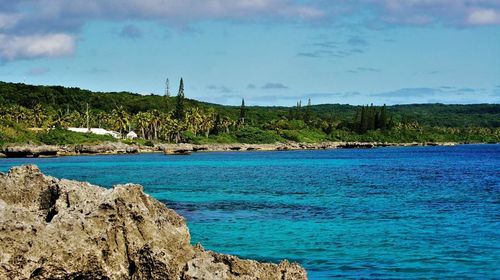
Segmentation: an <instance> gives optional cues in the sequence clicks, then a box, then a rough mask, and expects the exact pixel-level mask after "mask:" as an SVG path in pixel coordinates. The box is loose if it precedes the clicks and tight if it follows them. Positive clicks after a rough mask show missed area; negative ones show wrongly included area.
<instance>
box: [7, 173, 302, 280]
mask: <svg viewBox="0 0 500 280" xmlns="http://www.w3.org/2000/svg"><path fill="white" fill-rule="evenodd" d="M0 248H1V250H0V279H186V280H187V279H306V278H307V277H306V272H305V270H304V269H303V268H301V267H300V266H299V265H297V264H290V263H289V262H287V261H283V262H281V263H280V264H270V263H259V262H256V261H252V260H241V259H239V258H237V257H234V256H230V255H222V254H218V253H214V252H211V251H206V250H204V249H203V248H202V247H201V246H192V245H190V235H189V231H188V228H187V226H186V224H185V222H184V220H183V218H182V217H181V216H179V215H178V214H177V213H175V212H174V211H173V210H170V209H168V208H167V207H166V206H165V205H164V204H162V203H160V202H158V201H157V200H155V199H153V198H151V197H149V196H148V195H146V194H144V192H143V190H142V187H141V186H139V185H120V186H115V187H114V188H113V189H104V188H101V187H97V186H93V185H90V184H88V183H81V182H76V181H69V180H59V179H56V178H53V177H48V176H44V175H43V174H42V173H41V172H40V170H39V169H38V168H37V167H35V166H24V167H15V168H12V169H11V170H10V171H9V173H7V174H3V173H0Z"/></svg>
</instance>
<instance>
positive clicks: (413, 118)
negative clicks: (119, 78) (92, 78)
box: [0, 82, 500, 128]
mask: <svg viewBox="0 0 500 280" xmlns="http://www.w3.org/2000/svg"><path fill="white" fill-rule="evenodd" d="M186 95H187V99H186V105H187V107H189V106H195V107H201V108H203V109H210V108H212V109H213V110H214V111H215V112H217V113H220V114H221V115H225V116H227V117H230V118H238V114H239V110H240V108H239V106H224V105H218V104H210V103H205V102H200V101H196V100H191V99H189V98H188V97H189V93H187V94H186ZM313 102H314V100H313ZM369 102H371V101H370V100H367V103H369ZM0 104H3V105H4V106H6V105H20V106H23V107H26V108H33V107H34V106H36V105H37V104H39V105H41V106H43V107H50V108H51V109H53V110H56V111H57V110H71V111H74V110H75V111H80V112H83V111H84V110H85V109H86V105H87V104H88V105H89V107H90V108H91V110H93V111H96V110H97V111H104V112H111V111H112V110H113V109H116V108H117V107H123V109H125V110H126V111H127V112H129V113H130V114H136V113H138V112H142V111H151V110H159V111H170V110H172V109H173V106H174V105H175V97H170V98H169V99H167V98H165V97H164V96H158V95H140V94H135V93H130V92H92V91H89V90H84V89H80V88H67V87H62V86H34V85H26V84H20V83H6V82H0ZM251 105H252V104H247V107H246V109H247V118H248V119H251V120H252V121H253V123H255V124H265V123H268V122H269V121H272V120H277V119H283V118H287V117H288V116H289V115H290V112H291V111H293V110H294V108H293V107H292V108H291V107H266V106H251ZM304 107H305V106H304ZM360 108H361V107H360V106H352V105H340V104H322V105H312V106H311V107H310V111H311V114H312V115H313V116H314V117H317V118H320V119H335V120H338V121H350V120H352V119H353V118H354V116H355V115H356V112H357V111H359V110H360ZM387 110H388V112H389V113H390V114H391V117H392V118H393V120H394V121H396V122H402V121H404V122H418V123H419V124H420V125H422V126H440V127H489V128H497V127H500V104H474V105H443V104H412V105H394V106H388V107H387Z"/></svg>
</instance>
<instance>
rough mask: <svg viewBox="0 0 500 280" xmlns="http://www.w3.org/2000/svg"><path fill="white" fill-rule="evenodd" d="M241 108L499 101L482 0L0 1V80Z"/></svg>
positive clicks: (492, 36)
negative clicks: (180, 96)
mask: <svg viewBox="0 0 500 280" xmlns="http://www.w3.org/2000/svg"><path fill="white" fill-rule="evenodd" d="M180 77H183V78H184V80H185V84H186V95H187V97H189V98H195V99H199V100H204V101H209V102H215V103H223V104H239V103H240V102H241V98H243V97H244V98H245V100H246V102H247V104H249V105H293V104H295V103H296V102H297V101H299V100H302V101H303V102H306V101H307V99H308V98H311V100H312V103H313V104H320V103H342V104H344V103H349V104H368V103H374V104H383V103H387V104H404V103H429V102H432V103H434V102H442V103H499V102H500V1H496V0H476V1H473V0H408V1H399V0H380V1H376V0H351V1H346V0H317V1H306V0H302V1H298V0H297V1H294V0H120V1H118V0H103V1H97V0H71V1H70V0H25V1H7V0H0V80H3V81H12V82H26V83H30V84H44V85H64V86H76V87H81V88H86V89H91V90H96V91H132V92H138V93H144V94H149V93H154V94H163V92H164V83H165V79H166V78H169V79H170V83H171V88H172V92H173V93H174V94H175V93H176V88H177V86H178V80H179V79H180Z"/></svg>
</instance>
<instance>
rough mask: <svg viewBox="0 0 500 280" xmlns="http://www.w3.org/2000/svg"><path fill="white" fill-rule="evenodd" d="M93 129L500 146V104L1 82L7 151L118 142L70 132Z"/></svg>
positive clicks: (209, 137)
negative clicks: (272, 102)
mask: <svg viewBox="0 0 500 280" xmlns="http://www.w3.org/2000/svg"><path fill="white" fill-rule="evenodd" d="M87 126H89V127H102V128H105V129H109V130H114V131H118V132H120V133H121V134H122V135H125V134H126V133H127V132H129V131H130V130H134V131H135V132H136V133H137V134H138V135H139V136H140V138H141V139H140V140H137V141H139V142H141V143H146V142H145V141H147V143H148V144H151V143H153V142H191V143H232V142H244V143H273V142H276V141H298V142H321V141H380V142H413V141H417V142H438V141H456V142H499V139H500V105H498V104H479V105H443V104H415V105H396V106H387V107H386V106H382V107H376V106H371V105H370V106H351V105H340V104H323V105H311V102H310V101H309V102H308V104H307V105H306V106H301V104H300V102H299V103H297V106H294V107H259V106H246V104H245V103H244V101H242V104H241V106H222V105H217V104H210V103H204V102H199V101H196V100H190V99H187V98H185V94H184V82H183V81H181V84H180V87H179V91H178V94H177V96H175V97H165V96H158V95H139V94H133V93H127V92H114V93H100V92H91V91H87V90H82V89H79V88H65V87H61V86H32V85H25V84H14V83H4V82H0V145H3V144H5V143H27V142H33V143H46V144H64V143H66V144H78V143H90V142H98V141H105V140H106V141H108V140H109V141H112V140H113V139H112V138H111V137H107V136H97V135H89V134H82V133H73V132H69V131H67V130H64V128H66V127H87ZM49 128H56V129H49Z"/></svg>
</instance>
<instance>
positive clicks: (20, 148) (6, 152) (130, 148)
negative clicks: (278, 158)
mask: <svg viewBox="0 0 500 280" xmlns="http://www.w3.org/2000/svg"><path fill="white" fill-rule="evenodd" d="M460 144H466V143H457V142H426V143H420V142H411V143H386V142H322V143H299V142H287V143H274V144H244V143H234V144H189V143H179V144H155V145H154V146H142V145H130V144H125V143H122V142H104V143H98V144H87V145H30V144H24V145H7V146H6V147H3V148H1V149H0V158H27V157H30V158H37V157H59V156H78V155H116V154H138V153H164V154H166V155H188V154H191V153H193V152H235V151H293V150H327V149H369V148H378V147H415V146H455V145H460Z"/></svg>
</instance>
